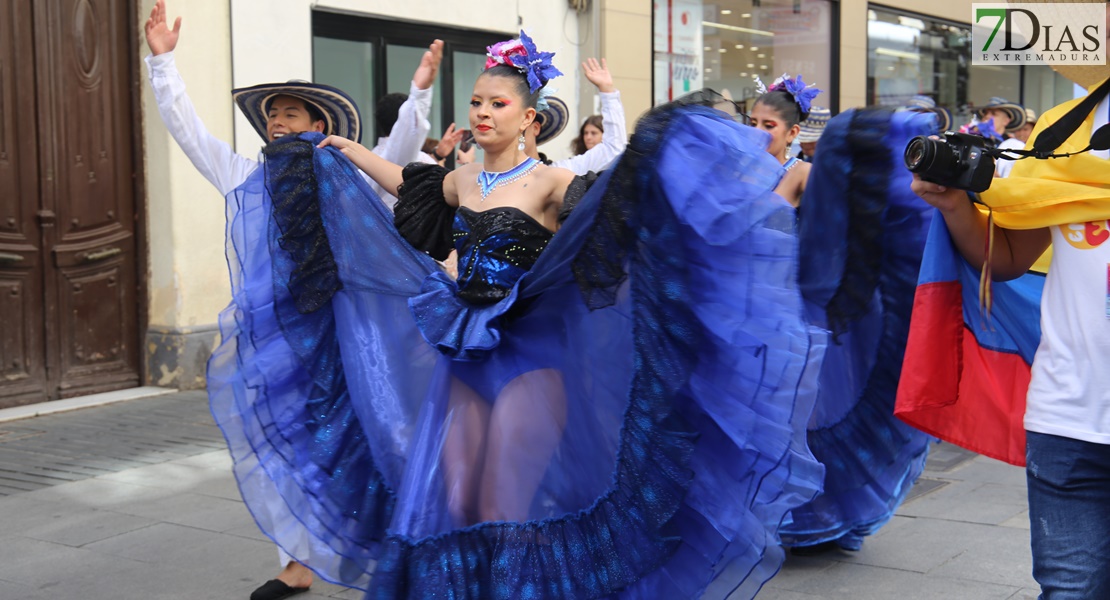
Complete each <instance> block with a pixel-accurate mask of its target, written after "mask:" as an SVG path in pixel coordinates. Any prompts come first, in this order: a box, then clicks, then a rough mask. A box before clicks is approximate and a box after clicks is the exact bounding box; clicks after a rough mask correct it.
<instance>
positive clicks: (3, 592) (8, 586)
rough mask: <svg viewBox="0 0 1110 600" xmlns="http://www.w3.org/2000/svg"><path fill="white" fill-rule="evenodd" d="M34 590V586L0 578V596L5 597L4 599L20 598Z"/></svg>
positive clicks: (14, 599) (15, 599)
mask: <svg viewBox="0 0 1110 600" xmlns="http://www.w3.org/2000/svg"><path fill="white" fill-rule="evenodd" d="M34 592H35V588H33V587H31V586H29V585H24V584H22V583H16V582H14V581H4V580H3V579H0V598H5V599H6V600H20V599H21V598H24V597H27V596H30V595H31V594H33V593H34Z"/></svg>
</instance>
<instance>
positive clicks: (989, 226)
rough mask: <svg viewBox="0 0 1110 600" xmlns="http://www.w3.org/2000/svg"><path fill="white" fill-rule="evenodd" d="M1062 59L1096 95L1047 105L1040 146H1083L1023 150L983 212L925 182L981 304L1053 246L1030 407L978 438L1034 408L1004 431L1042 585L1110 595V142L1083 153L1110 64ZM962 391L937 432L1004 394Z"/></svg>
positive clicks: (1046, 590) (1002, 310)
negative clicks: (1028, 153)
mask: <svg viewBox="0 0 1110 600" xmlns="http://www.w3.org/2000/svg"><path fill="white" fill-rule="evenodd" d="M1098 4H1103V2H1098ZM1046 8H1047V9H1048V10H1053V8H1048V7H1046ZM1057 10H1066V8H1065V5H1060V7H1059V8H1058V9H1057ZM1104 33H1105V32H1104ZM1104 37H1105V36H1104ZM1105 48H1106V47H1105V45H1104V46H1103V48H1102V52H1103V56H1105ZM1054 68H1056V70H1057V71H1058V72H1060V73H1061V74H1063V75H1065V76H1066V77H1068V78H1069V79H1071V80H1072V81H1074V82H1075V83H1077V84H1079V85H1083V86H1084V87H1086V88H1087V89H1088V94H1087V95H1086V96H1084V97H1083V98H1077V99H1075V100H1071V101H1068V102H1065V103H1063V104H1060V105H1059V106H1056V107H1055V108H1052V109H1051V110H1048V111H1046V112H1045V113H1044V114H1043V115H1042V116H1041V118H1040V119H1039V120H1038V121H1037V124H1036V126H1035V127H1034V129H1033V134H1032V137H1031V138H1030V140H1031V146H1032V147H1035V148H1037V149H1038V150H1044V151H1051V152H1054V153H1056V154H1063V153H1076V154H1075V155H1074V156H1070V157H1067V158H1055V159H1050V160H1037V159H1024V160H1020V161H1015V162H1014V165H1013V169H1012V171H1011V174H1010V177H1008V178H1006V179H995V180H994V182H993V184H992V185H991V188H990V189H989V190H987V191H986V192H983V193H982V194H980V196H979V200H981V201H982V203H983V204H984V205H985V207H986V208H984V209H982V210H980V209H977V208H976V206H975V205H973V204H972V203H970V202H969V201H968V194H967V193H965V192H963V191H961V190H957V189H952V188H946V187H944V186H941V185H937V184H935V183H930V182H927V181H923V180H921V179H920V178H919V177H917V175H915V176H914V182H913V190H914V191H915V192H916V193H917V194H919V195H920V196H921V197H922V198H924V199H925V200H926V201H927V202H929V203H930V204H932V205H933V206H935V207H937V208H938V209H939V210H940V214H941V215H942V216H943V218H944V223H945V225H946V226H947V231H948V233H949V234H950V235H951V238H952V240H953V242H954V243H955V247H956V248H957V249H958V251H959V253H960V254H961V255H962V256H963V257H964V258H965V259H966V260H967V261H968V262H970V263H971V266H972V267H974V268H980V267H981V268H982V273H981V278H982V282H981V284H980V303H981V304H982V305H983V306H984V307H985V308H986V309H987V310H990V303H991V298H992V292H991V287H990V280H991V278H992V275H993V278H994V279H995V280H1000V281H1001V280H1006V279H1012V278H1016V277H1020V276H1022V275H1023V274H1025V273H1026V271H1027V270H1028V269H1029V268H1030V267H1031V266H1033V265H1034V263H1035V262H1036V261H1037V260H1038V258H1039V257H1041V255H1042V253H1044V252H1045V251H1046V250H1048V249H1049V248H1050V247H1051V250H1052V253H1051V259H1050V261H1051V262H1050V265H1049V268H1048V273H1047V276H1046V277H1045V278H1044V283H1043V286H1044V289H1043V294H1042V295H1041V300H1040V312H1041V315H1040V323H1041V331H1040V338H1039V345H1037V347H1036V353H1035V355H1034V358H1033V360H1032V365H1031V367H1030V371H1029V377H1030V379H1029V380H1028V381H1029V383H1028V391H1027V393H1026V394H1025V396H1024V399H1025V405H1024V406H1022V405H1020V403H1015V405H1014V406H1012V407H1003V408H1002V409H1001V410H999V411H998V412H997V413H996V414H995V416H994V417H993V419H991V420H990V421H987V422H983V421H979V422H977V423H976V424H975V425H974V426H973V427H974V428H975V429H976V433H975V434H974V439H975V440H976V442H977V443H979V442H981V441H982V440H984V439H986V438H987V436H988V435H990V434H991V433H992V432H990V431H987V430H988V429H999V428H1002V427H1004V425H1003V421H1005V420H1007V418H1008V417H1009V415H1006V414H1003V413H1004V412H1005V410H1007V409H1008V410H1010V411H1011V412H1013V413H1017V414H1018V415H1019V419H1020V414H1024V428H1023V430H1022V428H1021V427H1020V426H1019V427H1018V428H1015V429H1016V430H1015V431H1014V432H1013V434H1012V435H1010V439H1007V440H1006V442H1005V443H1006V445H1012V446H1017V447H1018V448H1021V447H1024V449H1025V452H1024V456H1021V457H1018V458H1017V459H1016V460H1014V461H1013V462H1015V463H1017V462H1020V459H1021V458H1024V459H1025V464H1026V475H1027V482H1028V490H1029V520H1030V526H1031V527H1030V539H1031V546H1032V553H1033V576H1034V578H1035V579H1036V580H1037V582H1038V583H1039V584H1040V585H1041V589H1042V597H1043V598H1050V599H1062V598H1068V599H1071V598H1110V391H1108V390H1110V368H1108V366H1110V363H1108V362H1107V361H1108V360H1110V358H1108V357H1110V287H1108V284H1107V282H1108V280H1110V243H1106V242H1107V241H1108V240H1110V222H1108V218H1110V168H1108V167H1110V164H1108V163H1107V154H1108V153H1107V152H1106V151H1101V152H1098V151H1096V152H1083V150H1084V149H1085V148H1087V147H1088V145H1089V144H1090V142H1091V140H1092V134H1093V133H1094V132H1095V131H1096V130H1097V129H1099V128H1100V127H1103V126H1105V125H1106V123H1107V119H1108V114H1107V110H1108V109H1107V106H1108V104H1110V102H1108V98H1110V79H1108V78H1110V66H1107V65H1105V64H1104V65H1097V66H1096V65H1082V66H1071V65H1066V66H1058V67H1054ZM1024 119H1025V114H1024V111H1022V118H1021V120H1024ZM1038 142H1040V146H1041V147H1037V143H1038ZM927 252H928V251H927ZM919 296H920V294H919ZM998 297H999V298H1002V296H998ZM998 309H999V310H998V313H999V314H998V318H997V323H996V327H991V328H989V329H990V330H991V331H987V332H985V333H981V332H979V331H978V330H969V331H968V332H967V333H966V335H975V336H976V337H978V336H979V335H987V336H988V338H989V336H990V335H992V334H993V333H992V332H997V331H1000V330H1001V329H1002V328H1003V321H1004V319H1005V315H1007V313H1009V312H1012V311H1013V310H1015V306H1013V305H1010V304H1008V305H1006V306H1003V305H1002V304H1001V301H1000V303H999V307H998ZM973 310H974V309H973ZM967 312H968V309H967V308H966V307H965V309H964V314H965V315H966V314H967ZM915 317H916V311H915ZM965 318H966V317H965ZM1030 318H1031V319H1035V318H1036V317H1035V315H1033V316H1031V317H1030ZM994 375H999V374H988V375H986V376H987V377H991V376H994ZM1010 375H1013V373H1011V374H1010ZM976 377H977V378H980V379H981V378H982V377H983V376H982V375H976ZM1013 379H1014V378H1013V377H1011V381H1013ZM933 385H935V382H934V384H933ZM1018 385H1019V386H1020V383H1019V384H1018ZM961 388H962V384H961ZM902 400H903V398H902V397H901V395H900V397H899V404H900V405H901V404H902ZM957 400H959V399H957V398H953V399H951V400H943V401H941V399H937V401H938V402H939V403H938V404H936V406H938V407H939V406H941V405H942V404H943V405H945V406H952V407H959V406H966V408H965V409H962V410H963V412H960V410H958V409H957V410H952V411H951V412H949V413H946V414H947V418H946V419H945V422H944V423H942V424H940V427H939V429H938V430H937V431H934V433H936V434H938V435H940V436H941V437H946V436H948V435H949V434H951V433H952V432H953V431H954V430H957V429H960V428H961V427H963V428H965V429H966V428H967V427H968V425H967V424H968V423H969V422H971V420H969V419H967V418H966V417H967V416H968V415H969V414H971V413H973V412H974V411H975V408H976V407H977V406H982V405H984V404H985V403H987V404H992V405H999V404H1001V403H1000V402H999V401H998V399H996V398H987V397H982V396H978V395H977V396H976V397H973V398H966V399H962V400H963V402H958V401H957ZM899 413H900V414H901V407H900V409H899ZM984 414H985V413H984ZM1018 422H1020V420H1019V421H1018ZM1022 435H1024V440H1023V439H1021V436H1022ZM980 451H981V452H985V453H990V451H991V449H990V448H982V447H981V448H980Z"/></svg>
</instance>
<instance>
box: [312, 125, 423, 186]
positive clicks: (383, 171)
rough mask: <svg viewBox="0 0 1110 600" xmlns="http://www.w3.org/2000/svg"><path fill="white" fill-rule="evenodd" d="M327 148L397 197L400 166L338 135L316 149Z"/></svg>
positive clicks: (321, 143)
mask: <svg viewBox="0 0 1110 600" xmlns="http://www.w3.org/2000/svg"><path fill="white" fill-rule="evenodd" d="M327 146H332V147H333V148H335V149H336V150H339V151H340V152H342V153H343V156H346V157H347V158H349V159H350V160H351V162H353V163H354V164H355V166H356V167H358V168H359V169H361V170H362V172H363V173H366V174H367V175H369V176H370V178H371V179H373V180H374V182H375V183H377V184H378V185H380V186H382V188H383V189H385V191H387V192H389V193H390V194H393V195H394V196H396V195H397V188H398V187H400V186H401V183H402V181H404V180H403V179H402V178H401V169H402V167H401V165H398V164H394V163H391V162H389V161H388V160H386V159H384V158H382V157H380V156H378V155H377V154H374V153H373V152H371V151H370V150H369V149H367V148H366V146H363V145H362V144H360V143H358V142H354V141H351V140H349V139H347V138H345V137H341V136H338V135H329V136H328V137H326V138H324V141H322V142H320V143H319V144H318V145H317V146H316V147H317V148H325V147H327Z"/></svg>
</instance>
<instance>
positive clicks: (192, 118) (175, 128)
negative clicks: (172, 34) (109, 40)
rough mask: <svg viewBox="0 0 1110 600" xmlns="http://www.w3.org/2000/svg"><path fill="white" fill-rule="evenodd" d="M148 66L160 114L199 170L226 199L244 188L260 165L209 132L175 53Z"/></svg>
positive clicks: (152, 59)
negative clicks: (179, 71)
mask: <svg viewBox="0 0 1110 600" xmlns="http://www.w3.org/2000/svg"><path fill="white" fill-rule="evenodd" d="M146 66H147V71H148V72H149V74H150V87H151V89H153V90H154V100H155V102H157V103H158V114H160V115H162V121H163V122H164V123H165V124H166V129H167V130H169V132H170V135H171V136H173V139H174V141H176V142H177V145H178V146H181V149H182V150H183V151H184V152H185V156H187V157H189V160H190V161H191V162H192V163H193V166H195V167H196V168H197V171H200V174H201V175H203V176H204V178H205V179H207V180H208V181H210V182H211V183H212V185H214V186H216V189H218V190H220V194H221V195H223V196H226V195H227V194H228V193H229V192H231V190H234V189H235V188H237V187H239V186H240V185H242V183H243V182H244V181H246V180H247V177H248V176H249V175H250V174H251V173H252V172H254V170H255V169H257V168H258V165H259V162H258V161H257V160H253V159H250V158H247V157H245V156H242V155H240V154H236V153H235V151H234V150H232V149H231V145H230V144H228V143H227V142H225V141H223V140H220V139H217V138H216V137H215V136H213V135H212V134H211V133H209V132H208V129H207V128H205V126H204V123H203V122H201V120H200V117H199V116H197V111H196V109H194V108H193V103H192V101H191V100H189V96H188V95H187V94H186V93H185V82H184V81H183V80H182V79H181V75H180V74H179V73H178V72H177V65H176V64H175V63H174V59H173V52H166V53H163V54H159V55H157V56H147V57H146Z"/></svg>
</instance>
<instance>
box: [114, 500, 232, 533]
mask: <svg viewBox="0 0 1110 600" xmlns="http://www.w3.org/2000/svg"><path fill="white" fill-rule="evenodd" d="M114 510H118V511H119V512H123V513H128V514H133V515H138V516H140V517H146V518H148V519H154V520H157V521H161V522H164V523H175V524H178V525H185V526H187V527H195V528H197V529H204V530H207V531H215V532H223V531H228V530H230V529H235V528H238V527H243V526H244V525H249V524H251V523H253V520H252V519H251V516H250V513H249V512H248V511H247V507H246V506H245V505H244V504H243V503H242V502H241V501H238V500H227V499H225V498H216V497H214V496H202V495H200V494H181V493H176V494H173V495H171V496H168V497H167V498H165V499H163V500H161V501H159V502H157V503H151V502H148V501H144V500H137V501H134V502H124V503H121V504H119V505H118V506H116V507H115V508H114Z"/></svg>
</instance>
